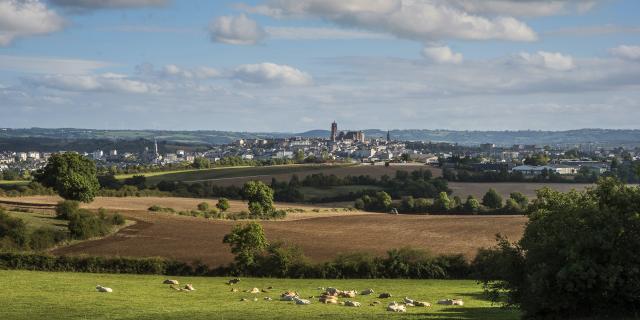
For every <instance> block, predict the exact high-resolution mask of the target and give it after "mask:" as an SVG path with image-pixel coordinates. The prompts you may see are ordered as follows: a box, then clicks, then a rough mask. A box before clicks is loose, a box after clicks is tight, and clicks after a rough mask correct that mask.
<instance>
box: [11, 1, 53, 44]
mask: <svg viewBox="0 0 640 320" xmlns="http://www.w3.org/2000/svg"><path fill="white" fill-rule="evenodd" d="M63 26H64V19H62V17H60V16H59V15H58V14H56V13H55V12H54V11H52V10H50V9H49V8H47V6H46V5H45V4H44V3H42V2H41V1H39V0H0V46H7V45H9V44H11V42H13V40H14V39H16V38H19V37H26V36H33V35H44V34H49V33H52V32H56V31H58V30H60V29H62V28H63Z"/></svg>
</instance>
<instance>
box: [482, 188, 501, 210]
mask: <svg viewBox="0 0 640 320" xmlns="http://www.w3.org/2000/svg"><path fill="white" fill-rule="evenodd" d="M482 205H483V206H485V207H487V208H489V209H500V208H502V196H500V195H499V194H498V192H496V190H495V189H493V188H491V189H489V191H487V193H485V195H484V197H482Z"/></svg>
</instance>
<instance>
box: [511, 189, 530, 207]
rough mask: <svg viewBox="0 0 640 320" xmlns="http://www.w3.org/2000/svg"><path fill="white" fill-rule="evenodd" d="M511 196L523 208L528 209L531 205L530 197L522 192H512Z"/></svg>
mask: <svg viewBox="0 0 640 320" xmlns="http://www.w3.org/2000/svg"><path fill="white" fill-rule="evenodd" d="M509 198H511V199H513V200H514V201H515V202H516V203H517V204H518V206H520V208H522V209H526V208H527V206H528V205H529V198H527V196H525V195H524V194H522V193H521V192H511V194H510V195H509Z"/></svg>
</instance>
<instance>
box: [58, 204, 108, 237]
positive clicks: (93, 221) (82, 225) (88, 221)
mask: <svg viewBox="0 0 640 320" xmlns="http://www.w3.org/2000/svg"><path fill="white" fill-rule="evenodd" d="M113 221H114V219H113V218H112V217H109V216H106V215H105V214H104V212H101V213H100V214H98V215H94V214H91V213H90V212H88V211H85V210H80V211H78V212H77V213H76V214H74V215H72V216H71V218H70V219H69V224H68V228H69V235H70V236H71V238H73V239H79V240H84V239H89V238H92V237H98V236H105V235H107V234H108V233H109V232H110V231H111V227H112V226H113Z"/></svg>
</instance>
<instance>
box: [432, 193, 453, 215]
mask: <svg viewBox="0 0 640 320" xmlns="http://www.w3.org/2000/svg"><path fill="white" fill-rule="evenodd" d="M433 209H434V210H438V211H448V210H449V209H451V199H449V195H448V194H447V193H446V192H440V194H439V195H438V198H436V200H435V201H434V202H433Z"/></svg>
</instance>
